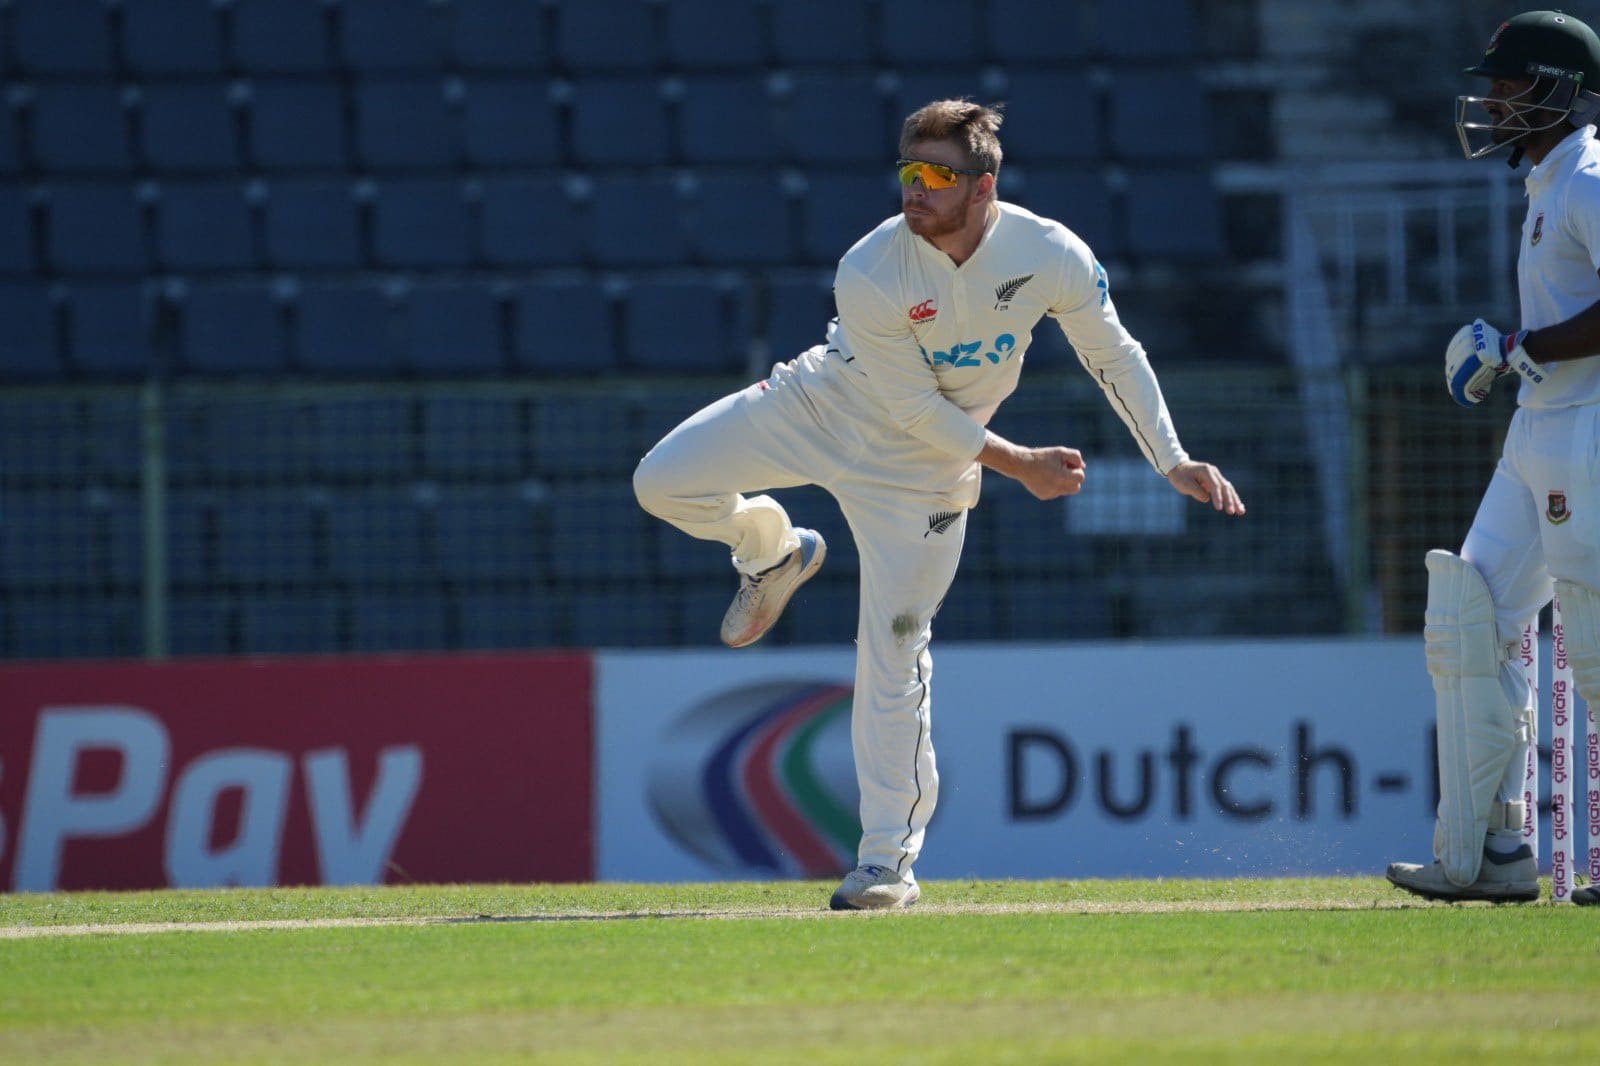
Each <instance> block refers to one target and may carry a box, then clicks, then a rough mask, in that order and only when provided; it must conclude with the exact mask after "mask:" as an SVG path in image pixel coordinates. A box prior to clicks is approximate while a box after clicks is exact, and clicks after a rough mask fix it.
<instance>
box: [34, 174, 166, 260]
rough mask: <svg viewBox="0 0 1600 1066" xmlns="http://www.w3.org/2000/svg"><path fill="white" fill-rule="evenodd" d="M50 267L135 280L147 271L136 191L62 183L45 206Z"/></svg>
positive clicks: (147, 256) (117, 186)
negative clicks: (133, 278) (127, 277)
mask: <svg viewBox="0 0 1600 1066" xmlns="http://www.w3.org/2000/svg"><path fill="white" fill-rule="evenodd" d="M48 217H49V224H48V226H47V232H48V233H49V240H48V242H47V245H46V246H47V248H48V249H49V260H50V264H51V265H52V266H53V267H55V269H57V270H59V271H62V272H64V273H85V274H137V273H140V272H142V271H144V270H146V269H148V268H149V266H150V254H149V250H148V248H147V246H146V243H145V232H144V219H143V217H142V207H141V204H140V198H139V193H138V190H137V189H135V188H134V187H133V186H131V185H126V184H100V183H87V182H62V183H58V184H56V185H53V186H51V189H50V199H49V205H48Z"/></svg>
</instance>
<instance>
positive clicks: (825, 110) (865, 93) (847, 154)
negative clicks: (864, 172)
mask: <svg viewBox="0 0 1600 1066" xmlns="http://www.w3.org/2000/svg"><path fill="white" fill-rule="evenodd" d="M784 110H785V116H786V118H785V122H784V126H783V129H784V134H785V135H784V154H785V156H786V158H788V159H789V160H790V161H791V162H793V163H796V164H799V165H804V166H807V167H811V166H814V165H816V164H819V163H820V164H846V165H847V164H857V165H861V166H880V167H883V168H884V169H885V171H887V170H888V169H890V164H892V163H893V162H894V151H895V144H896V142H897V141H898V140H899V136H900V119H901V118H903V117H904V116H902V115H896V116H895V117H894V120H893V124H892V125H891V123H890V121H889V120H888V119H887V118H886V112H885V102H884V99H883V96H882V94H881V93H880V92H879V91H878V82H877V79H876V78H875V77H874V76H873V75H871V74H853V73H848V72H839V71H808V72H804V73H800V74H796V75H795V76H794V87H793V90H792V91H791V92H790V93H789V95H788V97H787V99H786V102H785V109H784Z"/></svg>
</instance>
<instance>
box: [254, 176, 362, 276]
mask: <svg viewBox="0 0 1600 1066" xmlns="http://www.w3.org/2000/svg"><path fill="white" fill-rule="evenodd" d="M264 211H265V223H264V230H263V232H264V234H265V253H266V259H267V262H268V264H270V265H271V266H274V267H287V268H291V269H293V268H304V269H354V268H356V267H358V266H360V265H361V264H362V260H363V255H362V241H361V208H360V204H359V203H358V202H357V199H356V196H355V192H354V190H353V189H352V188H351V186H350V183H349V182H348V181H346V180H344V179H343V178H288V177H286V178H281V179H274V180H273V181H271V182H269V183H268V184H267V197H266V204H265V208H264Z"/></svg>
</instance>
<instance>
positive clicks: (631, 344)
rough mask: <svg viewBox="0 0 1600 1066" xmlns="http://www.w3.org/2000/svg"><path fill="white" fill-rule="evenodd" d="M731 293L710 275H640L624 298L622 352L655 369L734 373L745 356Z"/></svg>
mask: <svg viewBox="0 0 1600 1066" xmlns="http://www.w3.org/2000/svg"><path fill="white" fill-rule="evenodd" d="M732 300H733V297H732V294H731V293H727V292H725V291H724V289H723V288H722V287H721V286H719V285H718V284H717V283H716V282H715V281H713V280H710V279H673V280H663V281H643V282H638V283H636V284H634V285H633V287H632V288H631V289H630V290H629V292H628V296H627V301H626V315H625V323H626V324H625V327H624V329H623V344H622V349H623V358H624V359H625V360H626V362H627V365H628V366H629V367H630V368H632V369H635V370H641V371H650V372H656V373H679V374H681V373H736V372H739V371H741V370H743V369H744V368H745V365H746V363H747V362H748V359H749V352H748V351H747V350H746V345H745V344H744V343H741V342H742V341H743V340H744V338H742V337H740V336H739V335H738V332H737V330H736V325H737V323H736V321H735V315H736V311H735V309H734V308H732V307H730V306H729V305H730V303H731V302H732Z"/></svg>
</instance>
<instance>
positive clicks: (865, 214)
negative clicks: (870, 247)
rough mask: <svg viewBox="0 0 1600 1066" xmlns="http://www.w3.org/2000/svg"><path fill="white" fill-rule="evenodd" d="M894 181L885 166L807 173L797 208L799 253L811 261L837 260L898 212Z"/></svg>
mask: <svg viewBox="0 0 1600 1066" xmlns="http://www.w3.org/2000/svg"><path fill="white" fill-rule="evenodd" d="M894 180H895V179H894V174H893V168H891V167H888V166H885V167H883V168H882V169H881V170H875V171H872V172H868V173H845V174H814V175H811V176H810V177H809V178H808V179H807V186H808V188H807V190H806V197H805V201H804V203H803V206H802V210H801V217H802V220H803V223H802V226H801V231H800V251H801V254H802V255H803V256H805V258H806V259H807V260H809V261H810V262H813V263H819V264H822V263H826V264H830V265H831V264H834V263H837V262H838V261H839V258H840V256H842V255H844V253H845V252H847V251H849V250H850V246H851V245H853V244H855V243H856V241H858V240H860V239H861V238H862V237H865V236H866V235H867V234H868V233H869V232H870V231H871V230H872V228H873V227H874V226H876V225H878V224H879V223H880V222H882V221H883V220H884V219H886V218H888V217H890V216H891V215H895V214H898V213H899V211H900V197H899V193H898V192H897V191H896V186H895V184H894Z"/></svg>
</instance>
